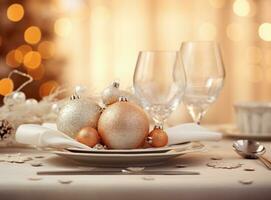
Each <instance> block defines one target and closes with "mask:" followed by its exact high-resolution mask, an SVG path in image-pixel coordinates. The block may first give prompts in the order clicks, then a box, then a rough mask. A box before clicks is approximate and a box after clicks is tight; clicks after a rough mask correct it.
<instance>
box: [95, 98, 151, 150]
mask: <svg viewBox="0 0 271 200" xmlns="http://www.w3.org/2000/svg"><path fill="white" fill-rule="evenodd" d="M98 132H99V134H100V136H101V138H102V140H103V142H104V143H105V144H106V146H107V147H108V148H112V149H133V148H138V147H139V146H141V145H142V143H143V142H144V140H145V137H146V136H147V135H148V132H149V121H148V117H147V115H146V113H145V112H144V111H143V109H142V108H140V107H139V106H137V105H136V104H134V103H131V102H127V101H126V99H125V98H122V101H120V102H116V103H114V104H112V105H110V106H108V107H107V108H106V109H105V110H104V111H103V113H102V114H101V116H100V119H99V122H98Z"/></svg>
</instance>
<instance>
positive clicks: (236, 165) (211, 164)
mask: <svg viewBox="0 0 271 200" xmlns="http://www.w3.org/2000/svg"><path fill="white" fill-rule="evenodd" d="M206 165H207V166H208V167H213V168H219V169H236V168H239V167H241V166H242V164H240V163H228V162H221V161H211V162H209V163H207V164H206Z"/></svg>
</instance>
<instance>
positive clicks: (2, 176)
mask: <svg viewBox="0 0 271 200" xmlns="http://www.w3.org/2000/svg"><path fill="white" fill-rule="evenodd" d="M203 144H204V145H205V146H206V149H205V151H204V152H198V153H192V154H187V155H184V156H181V157H178V158H177V159H174V160H172V161H169V162H168V163H166V164H165V165H163V166H157V167H151V169H168V170H183V171H184V170H189V171H197V172H200V175H185V176H184V175H181V176H174V175H173V176H167V175H70V176H67V175H64V176H60V175H58V176H49V175H46V176H38V175H36V173H37V171H44V170H61V169H63V170H64V169H73V170H74V169H89V167H88V166H86V165H83V164H78V163H75V162H73V161H70V160H67V159H65V158H62V157H59V156H57V155H54V154H52V153H49V152H43V151H38V150H35V149H19V148H0V199H1V200H2V199H20V200H21V199H39V200H40V199H58V200H62V199H63V200H68V199H91V200H95V199H131V200H133V199H137V200H143V199H148V200H150V199H156V200H157V199H170V200H173V199H271V171H270V170H268V169H267V168H266V167H265V166H264V165H263V164H262V163H261V162H260V161H259V160H247V159H243V158H241V157H240V156H238V155H237V154H236V153H235V152H234V151H233V149H232V141H231V140H225V139H224V140H222V141H220V142H203ZM263 144H264V145H265V146H266V148H267V156H269V157H271V142H263ZM16 153H21V155H22V156H24V155H25V156H30V157H32V158H34V160H32V161H26V162H24V163H10V162H6V161H3V159H2V160H1V158H4V157H6V156H7V154H8V155H11V154H16ZM220 158H222V160H217V161H215V160H212V159H220ZM210 162H219V163H222V164H223V165H227V164H228V165H230V166H233V165H235V164H242V166H241V167H238V168H235V169H217V168H213V167H209V166H207V164H208V163H209V164H210ZM37 163H38V164H39V163H42V166H36V167H35V166H32V164H37ZM177 164H183V165H185V166H186V167H185V168H177V167H176V165H177ZM251 168H252V169H254V171H246V170H245V169H251ZM63 181H64V182H65V181H72V182H71V183H69V184H64V183H63ZM61 182H62V183H61ZM244 183H247V184H244Z"/></svg>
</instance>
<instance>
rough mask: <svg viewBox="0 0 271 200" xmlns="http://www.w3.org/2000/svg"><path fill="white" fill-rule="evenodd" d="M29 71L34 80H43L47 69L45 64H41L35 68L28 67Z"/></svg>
mask: <svg viewBox="0 0 271 200" xmlns="http://www.w3.org/2000/svg"><path fill="white" fill-rule="evenodd" d="M27 73H28V74H29V75H30V76H32V78H33V79H34V80H41V79H42V78H43V76H44V73H45V69H44V66H43V65H42V64H41V65H39V66H38V67H37V68H35V69H31V68H27Z"/></svg>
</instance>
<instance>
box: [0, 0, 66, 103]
mask: <svg viewBox="0 0 271 200" xmlns="http://www.w3.org/2000/svg"><path fill="white" fill-rule="evenodd" d="M54 4H55V1H53V0H47V1H42V0H17V1H15V0H3V1H0V79H2V78H5V77H7V74H8V73H9V72H10V71H11V70H13V69H15V68H16V69H18V70H20V71H23V72H26V73H28V74H30V75H31V76H33V78H34V80H35V81H34V82H33V83H32V84H30V85H28V86H27V87H25V88H24V92H25V93H26V96H27V97H29V98H36V99H40V98H41V97H43V96H45V95H48V93H49V92H50V91H51V90H52V89H53V88H55V87H57V86H58V83H57V79H58V74H60V73H61V72H62V71H61V70H62V69H63V68H62V67H61V66H63V65H64V64H65V59H64V58H63V57H59V56H57V55H56V45H55V42H54V24H55V20H56V18H57V11H56V9H55V5H54ZM22 82H23V80H21V79H20V78H17V79H15V80H14V85H15V88H16V87H17V86H18V85H20V84H21V83H22ZM0 84H1V81H0ZM0 86H1V85H0ZM2 87H6V86H5V85H3V86H2ZM3 95H5V94H3V93H2V94H1V91H0V96H1V99H2V98H3ZM1 102H2V101H1Z"/></svg>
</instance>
